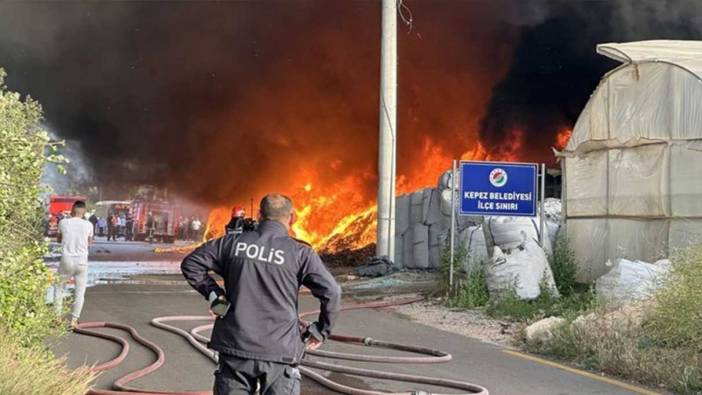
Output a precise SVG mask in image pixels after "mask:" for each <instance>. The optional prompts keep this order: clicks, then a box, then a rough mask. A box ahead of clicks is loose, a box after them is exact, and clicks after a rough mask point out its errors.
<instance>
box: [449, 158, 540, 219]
mask: <svg viewBox="0 0 702 395" xmlns="http://www.w3.org/2000/svg"><path fill="white" fill-rule="evenodd" d="M537 168H538V165H536V164H533V163H509V162H468V161H461V166H460V179H461V187H460V190H459V191H460V196H459V202H460V206H459V213H460V214H461V215H507V216H535V215H536V202H537V200H536V199H537V196H536V191H537V189H536V172H537Z"/></svg>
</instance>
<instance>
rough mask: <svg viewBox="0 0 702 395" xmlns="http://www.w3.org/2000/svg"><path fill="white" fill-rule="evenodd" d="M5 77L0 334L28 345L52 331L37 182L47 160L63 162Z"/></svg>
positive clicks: (0, 116) (29, 105)
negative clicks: (5, 333) (9, 335)
mask: <svg viewBox="0 0 702 395" xmlns="http://www.w3.org/2000/svg"><path fill="white" fill-rule="evenodd" d="M5 76H6V74H5V71H4V70H3V69H0V326H1V328H0V330H4V331H8V332H9V333H10V334H11V335H13V336H16V337H17V338H18V339H20V341H21V342H22V344H25V345H29V344H36V343H38V342H40V341H41V340H42V339H43V338H44V337H45V336H46V335H48V334H49V333H51V331H52V327H55V325H52V323H54V322H55V319H54V318H55V315H54V314H53V311H52V310H51V309H50V308H49V307H48V306H47V305H46V304H45V302H44V298H45V295H46V292H47V288H48V287H49V286H50V284H51V278H52V276H51V273H50V271H49V270H48V269H47V268H46V266H45V265H44V262H43V259H42V256H43V255H44V253H45V251H46V243H45V242H44V240H43V237H42V235H43V225H42V224H43V219H44V216H45V214H44V213H45V209H44V205H43V202H42V199H41V194H42V192H44V190H43V189H42V188H43V187H42V186H41V183H40V179H41V174H42V169H43V167H44V165H45V163H46V162H47V160H49V161H51V160H58V161H60V160H61V157H60V156H59V155H57V153H56V152H55V149H56V147H55V145H54V144H52V143H51V142H50V140H49V136H48V134H47V133H46V131H45V130H43V129H42V128H41V125H40V121H41V119H42V109H41V106H40V105H39V103H38V102H36V101H34V100H32V99H31V98H29V97H27V98H26V99H25V100H22V98H21V97H20V95H19V94H18V93H16V92H11V91H9V90H8V89H7V87H6V86H5V83H4V81H5Z"/></svg>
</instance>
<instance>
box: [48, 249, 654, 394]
mask: <svg viewBox="0 0 702 395" xmlns="http://www.w3.org/2000/svg"><path fill="white" fill-rule="evenodd" d="M141 248H142V247H139V249H141ZM130 255H131V253H128V254H126V255H125V256H130ZM101 264H103V263H101V262H94V263H91V270H99V268H100V265H101ZM172 265H174V267H177V265H178V262H176V261H174V262H173V263H172ZM142 277H144V276H142ZM146 277H148V276H146ZM169 278H171V279H172V278H174V276H173V275H171V276H169ZM315 308H316V306H315V301H314V300H313V299H312V298H311V297H309V296H303V297H302V299H301V306H300V309H301V311H307V310H312V309H315ZM184 314H187V315H204V314H207V304H206V301H205V300H204V299H203V298H202V297H201V296H200V295H198V294H196V293H195V292H194V291H192V290H191V289H190V288H189V287H188V286H187V285H186V284H184V283H178V282H173V281H169V282H163V281H154V282H151V281H146V283H144V281H139V282H136V283H116V284H115V283H110V284H99V285H96V286H94V287H91V288H89V289H88V291H87V295H86V303H85V307H84V310H83V316H82V317H81V321H83V322H85V321H112V322H121V323H125V324H128V325H132V326H134V327H136V328H137V330H138V331H139V332H140V333H141V334H142V335H144V336H146V337H147V338H149V339H151V340H152V341H155V342H156V343H157V344H159V345H160V346H161V347H162V348H163V349H164V351H165V353H166V363H165V365H164V366H163V367H161V369H159V370H158V371H156V372H154V373H152V374H151V375H149V376H147V377H145V378H142V379H139V380H137V381H136V382H134V383H133V384H132V385H134V386H136V387H139V388H144V389H158V390H203V389H208V388H211V386H212V381H213V376H212V372H213V370H214V365H213V363H212V362H211V361H210V360H209V359H207V358H205V357H204V356H202V355H200V354H199V353H197V352H195V351H194V350H193V349H192V347H191V346H190V345H189V344H188V343H187V342H186V341H185V340H184V339H183V338H181V337H179V336H177V335H175V334H171V333H170V332H165V331H163V330H160V329H158V328H155V327H152V326H151V325H149V321H150V320H151V319H152V318H153V317H156V316H164V315H184ZM192 326H195V324H188V325H184V326H183V327H184V328H187V329H189V327H192ZM107 331H110V332H118V331H112V330H107ZM335 333H341V334H352V335H357V336H371V337H373V338H376V339H382V340H390V341H393V342H398V343H406V344H419V345H422V346H426V347H430V348H435V349H440V350H444V351H447V352H449V353H451V354H452V355H453V360H452V361H450V362H448V363H445V364H433V365H387V364H382V365H380V364H367V363H355V362H348V361H336V362H337V363H341V364H345V365H351V366H359V367H365V368H371V369H378V370H388V371H394V372H401V373H414V374H419V375H425V376H438V377H444V378H451V379H457V380H463V381H469V382H473V383H476V384H480V385H482V386H484V387H486V388H488V390H489V391H490V393H491V394H493V395H495V394H505V395H511V394H514V395H517V394H519V395H523V394H535V395H536V394H539V395H542V394H546V395H550V394H637V393H638V394H641V393H646V394H649V393H651V392H650V391H648V392H647V390H645V389H637V388H635V387H633V386H630V385H627V384H625V383H620V382H616V381H613V382H607V380H609V379H607V378H600V377H598V376H596V375H591V374H590V375H588V373H586V372H582V371H578V370H575V369H571V370H564V369H562V368H559V367H558V366H549V365H548V364H546V363H544V362H543V361H534V360H530V359H527V358H525V357H523V356H521V355H519V354H513V353H512V352H511V351H510V350H507V349H504V348H502V347H499V346H496V345H492V344H487V343H483V342H480V341H478V340H474V339H471V338H467V337H464V336H461V335H457V334H453V333H449V332H444V331H441V330H438V329H435V328H431V327H427V326H424V325H421V324H418V323H415V322H410V321H408V320H407V319H405V318H403V317H402V316H400V315H398V314H396V313H394V312H392V311H388V310H360V311H347V312H343V313H342V314H341V316H340V319H339V321H338V323H337V327H336V329H335ZM123 335H124V336H125V337H128V335H126V334H123ZM131 343H132V347H131V352H130V355H129V357H128V358H127V360H126V361H125V362H124V363H123V364H122V365H120V366H119V367H117V368H115V369H113V370H111V371H108V372H104V373H103V374H102V375H101V376H100V377H99V379H98V381H97V386H98V387H101V388H109V386H110V384H111V383H112V382H113V381H114V380H115V379H116V378H118V377H119V376H122V375H124V374H126V373H128V372H131V371H133V370H135V369H138V368H140V367H143V366H146V365H147V364H148V363H150V362H151V361H152V360H153V356H152V354H151V352H150V351H148V350H147V349H145V348H144V347H142V346H140V345H138V344H136V343H134V342H131ZM323 347H324V348H325V349H328V350H332V351H335V350H338V351H347V352H356V353H358V352H372V353H378V351H377V350H374V349H369V348H365V347H364V348H360V349H359V347H355V346H350V345H346V344H339V343H334V342H329V343H327V344H325V345H324V346H323ZM52 348H53V350H54V351H55V352H56V353H57V354H59V355H65V356H66V357H67V361H68V364H69V365H70V366H72V367H76V366H79V365H82V364H93V363H96V362H98V361H105V360H107V359H111V358H112V357H114V356H115V355H116V353H117V352H118V351H119V350H118V346H117V345H114V344H112V343H110V342H107V341H105V340H100V339H94V338H90V337H85V336H79V335H76V334H69V335H67V336H66V337H65V338H63V339H60V340H58V341H56V342H55V344H53V346H52ZM383 353H386V354H387V352H385V351H384V352H383ZM329 377H330V378H332V379H335V380H337V381H341V382H343V383H345V384H348V385H353V386H357V387H360V388H368V389H370V388H372V389H377V390H419V389H422V390H428V391H432V390H434V391H438V390H441V392H442V393H446V392H449V393H450V392H451V390H446V389H438V388H431V387H426V388H425V387H421V388H417V386H416V385H414V384H405V383H397V382H388V381H380V380H376V379H366V378H358V377H351V376H346V375H343V374H335V373H332V374H330V375H329ZM454 392H455V391H454ZM302 393H303V394H329V393H332V392H331V391H329V390H327V389H324V388H322V387H320V386H318V385H317V384H316V383H314V382H312V381H311V380H305V381H304V382H303V390H302Z"/></svg>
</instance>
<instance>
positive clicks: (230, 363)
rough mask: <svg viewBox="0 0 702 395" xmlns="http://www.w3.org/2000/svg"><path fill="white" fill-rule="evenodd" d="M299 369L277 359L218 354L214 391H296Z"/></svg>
mask: <svg viewBox="0 0 702 395" xmlns="http://www.w3.org/2000/svg"><path fill="white" fill-rule="evenodd" d="M301 380H302V378H301V376H300V371H299V370H298V369H297V368H295V367H292V366H290V365H286V364H283V363H276V362H267V361H257V360H253V359H241V358H237V357H234V356H231V355H224V354H220V355H219V366H218V368H217V371H216V372H215V384H214V395H250V394H251V395H253V394H255V393H256V389H257V388H258V386H259V385H260V392H259V394H260V395H299V393H300V381H301Z"/></svg>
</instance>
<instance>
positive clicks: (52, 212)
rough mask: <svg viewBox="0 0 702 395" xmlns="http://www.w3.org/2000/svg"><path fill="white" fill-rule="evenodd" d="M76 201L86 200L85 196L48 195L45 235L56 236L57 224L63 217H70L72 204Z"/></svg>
mask: <svg viewBox="0 0 702 395" xmlns="http://www.w3.org/2000/svg"><path fill="white" fill-rule="evenodd" d="M77 200H83V201H85V200H86V197H85V196H80V195H75V196H70V195H49V206H48V209H49V223H48V226H47V229H46V235H47V236H49V237H55V236H57V235H58V223H59V220H60V219H62V218H63V217H69V216H70V215H71V208H73V203H75V202H76V201H77Z"/></svg>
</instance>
